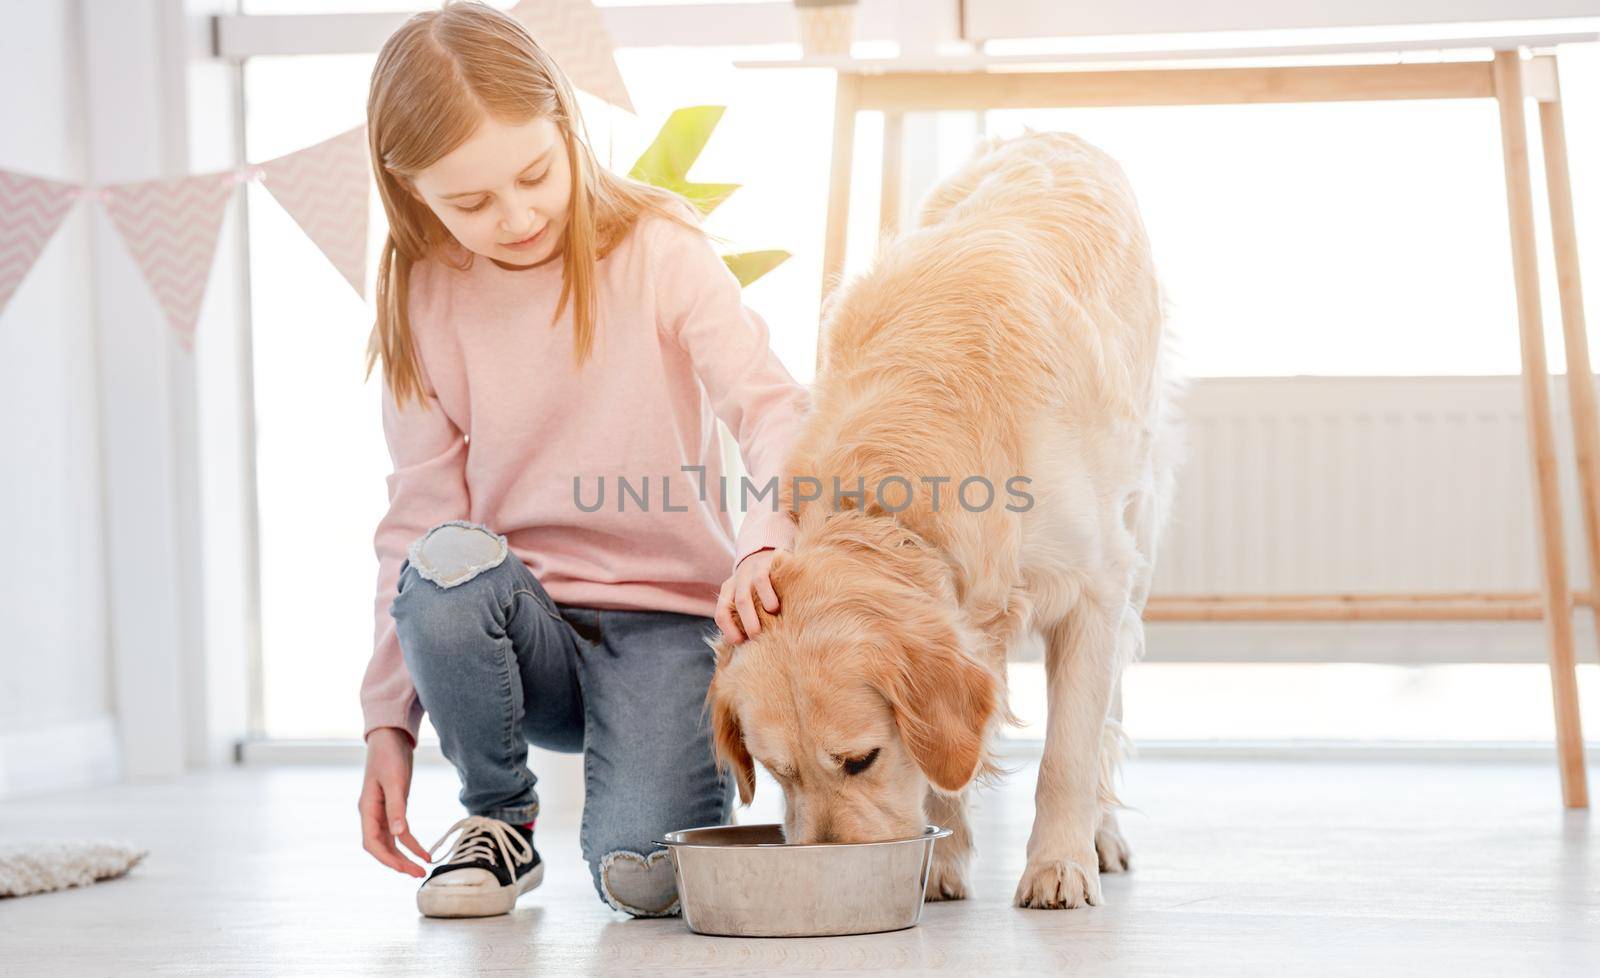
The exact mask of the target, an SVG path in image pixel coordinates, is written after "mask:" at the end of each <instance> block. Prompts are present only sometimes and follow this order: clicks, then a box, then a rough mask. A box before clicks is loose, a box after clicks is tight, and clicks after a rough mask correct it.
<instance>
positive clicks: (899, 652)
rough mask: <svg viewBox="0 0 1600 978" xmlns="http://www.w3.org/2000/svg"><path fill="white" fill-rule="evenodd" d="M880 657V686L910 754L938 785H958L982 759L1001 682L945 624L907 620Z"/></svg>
mask: <svg viewBox="0 0 1600 978" xmlns="http://www.w3.org/2000/svg"><path fill="white" fill-rule="evenodd" d="M905 624H910V625H911V626H912V627H910V628H904V627H903V628H902V630H901V631H900V632H899V634H897V636H896V641H895V644H894V645H893V646H891V647H890V648H889V649H888V650H887V654H886V655H884V656H882V663H881V669H880V673H879V682H878V683H877V685H878V687H879V691H880V692H881V693H882V694H883V695H884V698H886V699H887V700H888V701H889V705H890V706H891V707H892V708H893V710H894V714H895V721H896V723H897V724H898V725H899V728H900V737H901V739H902V740H904V742H905V745H906V748H907V749H908V750H909V751H910V752H911V756H912V757H914V758H916V761H917V766H918V767H920V768H922V773H924V774H926V775H927V776H928V780H929V781H931V782H932V783H933V784H934V786H935V787H938V788H941V789H943V790H945V791H950V792H956V791H960V790H961V789H962V788H965V787H966V786H967V784H968V783H970V782H971V781H972V779H973V778H974V777H976V776H977V775H978V772H979V770H980V769H981V768H982V767H983V766H984V764H985V761H986V759H987V755H988V745H987V743H986V740H987V737H988V731H989V722H990V719H991V718H992V717H993V716H994V713H995V710H996V709H997V707H998V703H999V697H1000V683H999V680H998V679H997V678H996V677H995V674H994V672H993V670H991V669H989V668H987V667H985V666H984V665H983V663H981V662H979V661H978V660H977V659H976V658H974V657H973V655H972V654H971V653H970V652H969V651H967V649H965V648H964V647H963V646H962V644H961V641H960V639H959V636H958V634H957V632H956V630H955V629H954V628H953V627H949V626H948V625H941V626H935V627H934V629H933V630H932V631H931V632H929V631H919V630H917V629H916V627H915V619H914V618H913V619H912V620H911V622H909V623H905V622H903V623H902V625H905Z"/></svg>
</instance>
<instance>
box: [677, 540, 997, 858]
mask: <svg viewBox="0 0 1600 978" xmlns="http://www.w3.org/2000/svg"><path fill="white" fill-rule="evenodd" d="M827 523H828V526H827V527H825V528H822V529H821V530H820V531H818V532H816V533H811V534H807V533H805V532H804V531H802V537H801V539H800V540H799V541H797V545H796V549H795V552H794V553H781V552H780V553H779V554H778V556H777V557H776V558H774V560H773V563H772V568H771V575H772V579H773V585H774V588H775V589H776V590H777V592H778V597H779V601H780V602H781V609H780V611H779V613H778V614H777V615H776V616H773V615H769V614H767V613H766V611H765V610H764V609H761V608H760V604H759V602H758V603H757V609H758V611H757V613H758V614H759V615H760V616H761V628H760V630H759V632H758V633H757V635H756V637H755V638H753V639H749V640H747V641H745V642H743V643H741V644H739V645H732V644H730V643H728V641H727V640H726V639H719V640H718V642H717V645H716V650H717V669H716V675H715V677H714V679H713V681H712V684H711V690H710V693H709V696H708V703H709V706H710V713H711V722H712V727H713V730H714V734H715V744H716V750H717V755H718V759H719V761H720V762H721V763H722V764H724V765H726V766H728V767H731V768H732V769H733V770H734V772H735V773H736V775H737V777H738V783H739V794H740V798H741V799H742V800H743V801H744V802H745V803H746V804H748V803H749V802H750V799H751V797H752V795H753V794H754V791H755V764H756V763H760V764H762V765H763V766H765V767H766V768H767V770H769V771H770V772H772V775H773V777H774V778H776V779H777V781H778V783H779V784H780V785H781V786H782V787H783V790H784V798H785V801H786V812H785V817H784V828H785V836H786V838H787V839H788V840H789V841H790V842H828V841H831V842H862V841H870V840H874V839H888V838H903V837H906V836H914V835H917V834H919V833H920V832H921V831H922V826H923V808H922V805H923V798H924V795H925V794H926V792H927V789H928V787H929V785H930V784H931V785H932V786H933V787H934V788H935V789H937V790H941V791H947V792H956V791H960V790H961V789H962V788H964V787H966V785H967V784H968V783H969V782H970V781H971V780H972V779H973V778H974V777H975V776H976V775H977V774H978V773H979V772H980V771H981V770H984V769H986V768H987V767H988V764H989V760H988V753H987V738H988V733H989V728H990V723H991V721H992V720H993V719H994V717H995V716H996V714H997V712H998V711H999V710H1000V709H1001V707H1000V702H1001V701H1000V697H1001V689H1000V684H999V680H998V678H997V677H996V675H995V674H994V672H993V670H991V669H990V668H989V667H987V666H986V665H984V664H983V663H982V662H980V661H979V659H978V657H977V655H975V648H974V644H975V643H974V639H973V636H972V635H970V634H969V633H968V632H967V631H966V630H965V629H964V628H963V626H962V625H961V624H960V620H959V615H958V610H957V606H956V600H955V594H954V584H953V577H952V575H951V571H950V567H949V565H948V563H947V562H946V561H945V559H944V557H943V556H942V555H940V554H939V553H938V552H937V551H936V550H935V549H934V548H932V547H930V546H928V545H927V544H926V543H925V542H923V541H922V540H921V538H920V537H918V536H917V535H916V534H915V533H912V532H911V531H909V530H907V529H905V528H904V527H901V526H898V525H897V524H896V523H895V522H894V521H893V520H892V519H889V518H888V517H885V516H874V515H866V514H862V513H860V512H858V511H854V510H843V511H840V512H838V513H836V514H832V515H830V516H829V518H828V520H827Z"/></svg>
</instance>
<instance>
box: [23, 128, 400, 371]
mask: <svg viewBox="0 0 1600 978" xmlns="http://www.w3.org/2000/svg"><path fill="white" fill-rule="evenodd" d="M366 132H367V128H366V126H364V125H362V126H357V127H355V128H354V129H351V130H349V131H348V132H344V133H341V134H339V135H337V136H334V137H333V138H331V139H326V140H323V141H322V142H320V143H316V144H315V145H312V146H308V147H306V148H305V149H302V150H298V151H296V152H293V153H289V154H287V155H284V156H280V157H278V158H276V159H273V160H269V161H268V162H266V163H264V164H260V165H255V166H243V167H239V168H237V169H233V170H223V171H220V172H216V173H202V174H197V175H195V176H189V177H177V178H173V179H168V180H143V181H137V182H133V183H116V184H108V185H106V186H103V187H88V186H79V185H75V184H68V183H60V182H58V181H55V180H46V179H43V178H41V177H34V176H29V175H27V174H23V173H15V172H12V171H10V170H0V315H4V313H5V307H6V303H7V302H8V301H9V300H10V298H11V296H12V295H13V294H14V293H15V292H16V290H17V287H18V286H19V285H20V284H21V283H22V280H23V279H24V278H25V277H27V274H28V271H29V269H31V268H32V267H33V265H34V263H35V262H36V261H37V260H38V258H39V255H40V254H41V253H42V252H43V251H44V248H45V245H46V244H48V243H49V241H50V239H51V238H52V237H53V236H54V235H55V233H56V231H57V230H58V229H59V228H60V227H61V224H62V223H63V222H64V221H65V220H66V217H67V215H68V213H70V212H71V210H72V207H73V205H74V204H75V203H76V202H77V201H79V200H82V199H86V198H87V199H94V200H98V201H99V202H100V205H101V207H103V208H104V209H105V212H106V216H107V217H109V218H110V220H111V224H112V226H113V227H114V228H116V230H117V234H118V236H119V237H121V238H122V243H123V244H124V245H125V246H127V249H128V254H129V255H130V256H131V257H132V258H133V261H134V264H136V265H137V266H138V267H139V271H140V272H141V273H142V274H143V275H144V278H145V281H146V282H147V283H149V286H150V292H151V294H152V295H153V296H154V297H155V299H156V302H157V303H158V304H159V305H160V306H161V311H162V312H163V313H165V314H166V317H167V322H168V323H169V324H170V325H171V326H172V330H173V332H174V333H176V334H177V338H178V342H179V343H180V344H182V346H183V348H184V349H186V350H188V349H192V346H193V336H194V328H195V323H196V321H197V320H198V319H199V316H200V303H201V300H202V299H203V298H204V296H205V290H206V283H207V281H208V280H209V279H210V277H211V263H212V259H213V258H214V256H215V255H216V250H217V239H218V238H219V237H220V235H221V232H222V219H223V215H224V214H225V213H226V211H227V208H228V201H229V199H230V198H231V197H232V196H233V191H234V188H235V187H237V186H239V185H240V184H243V183H247V182H249V181H251V180H257V179H259V180H261V182H262V183H263V184H264V185H265V187H266V189H267V191H268V192H269V193H271V194H272V197H273V199H275V200H276V201H278V203H279V204H280V205H281V206H282V207H283V209H284V210H285V211H287V212H288V213H289V216H290V217H292V218H294V220H295V223H296V224H298V225H299V226H300V228H301V229H302V230H304V231H305V232H306V236H307V237H308V238H310V239H311V241H312V243H313V244H315V245H316V246H317V248H318V249H319V250H320V251H321V252H322V253H323V255H325V256H326V257H327V258H328V260H329V261H330V262H331V263H332V264H333V267H334V268H336V269H337V270H338V271H339V274H340V275H343V276H344V279H345V281H347V282H349V283H350V285H351V287H352V288H354V289H355V290H356V293H357V294H358V295H361V296H362V297H365V295H366V288H365V279H366V262H367V221H368V205H369V201H370V194H371V189H370V188H371V184H370V181H371V179H372V172H371V168H370V166H369V165H368V161H367V138H366Z"/></svg>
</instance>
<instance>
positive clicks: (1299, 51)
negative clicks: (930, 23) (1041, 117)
mask: <svg viewBox="0 0 1600 978" xmlns="http://www.w3.org/2000/svg"><path fill="white" fill-rule="evenodd" d="M1597 40H1600V33H1597V32H1594V31H1584V32H1568V33H1562V34H1513V35H1499V34H1497V35H1463V36H1453V37H1440V38H1397V39H1393V40H1375V41H1336V42H1327V41H1321V42H1315V41H1313V42H1308V43H1305V44H1289V45H1274V46H1270V47H1269V46H1259V47H1228V48H1217V47H1194V48H1164V49H1158V50H1131V49H1130V50H1089V49H1085V50H1072V51H1052V52H1041V53H1030V54H977V53H973V54H933V55H911V56H909V57H903V58H854V57H850V56H848V55H827V56H811V57H805V58H789V59H775V60H739V61H735V62H734V65H735V67H739V68H832V69H835V70H838V71H849V72H855V73H859V74H881V73H889V72H929V71H951V72H973V71H987V70H989V69H1006V68H1044V67H1049V66H1051V65H1059V66H1062V67H1088V66H1096V67H1103V66H1119V65H1126V64H1129V63H1145V62H1184V63H1187V62H1195V61H1237V60H1253V59H1260V58H1267V59H1270V58H1286V57H1317V56H1348V55H1365V54H1372V55H1384V54H1401V53H1404V52H1408V51H1458V52H1459V51H1467V50H1512V49H1515V48H1519V47H1526V48H1532V49H1535V50H1537V49H1540V48H1553V47H1555V46H1557V45H1560V44H1585V43H1591V42H1594V41H1597Z"/></svg>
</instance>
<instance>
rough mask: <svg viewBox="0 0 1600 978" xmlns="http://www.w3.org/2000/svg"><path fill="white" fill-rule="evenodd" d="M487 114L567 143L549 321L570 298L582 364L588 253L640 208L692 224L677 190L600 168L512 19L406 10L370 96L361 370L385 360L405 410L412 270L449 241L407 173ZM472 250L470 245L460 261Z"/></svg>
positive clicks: (590, 311)
mask: <svg viewBox="0 0 1600 978" xmlns="http://www.w3.org/2000/svg"><path fill="white" fill-rule="evenodd" d="M486 116H493V117H494V118H496V119H498V120H500V121H502V122H504V123H506V124H507V125H523V124H526V123H528V122H530V121H532V120H534V119H538V118H548V119H550V120H551V121H553V122H555V124H556V125H557V127H558V128H559V129H560V130H561V135H562V140H563V142H565V143H566V149H567V156H568V159H569V160H570V161H571V165H572V196H571V202H570V204H569V205H568V219H567V232H566V243H565V246H564V248H563V253H562V267H561V296H560V299H559V300H558V302H557V303H556V312H555V321H559V320H560V318H561V314H562V312H563V311H565V309H566V307H567V304H568V303H569V302H570V303H571V304H572V328H573V351H574V359H575V360H576V362H577V365H578V366H579V367H580V368H581V367H582V366H583V364H584V362H585V361H586V360H588V358H589V355H590V353H591V352H592V350H593V347H594V332H595V319H596V314H597V308H596V307H597V301H596V282H595V279H596V272H595V262H596V261H598V260H599V259H601V258H604V257H605V256H606V255H607V254H608V253H609V252H610V251H611V249H612V248H614V247H616V245H617V244H618V242H620V241H621V240H622V239H623V237H625V236H626V235H627V233H628V231H629V230H630V229H632V227H633V226H634V224H635V222H636V221H637V220H638V218H639V217H640V215H642V214H644V213H652V214H659V215H661V216H662V217H665V218H667V219H669V220H672V221H675V222H677V223H679V224H683V225H685V226H689V227H698V225H697V224H695V223H693V220H692V218H691V217H690V216H688V215H690V214H691V213H692V209H691V208H690V205H689V204H688V203H687V202H686V201H684V199H683V198H682V197H679V196H678V195H677V194H674V193H672V192H671V191H668V190H664V189H661V188H659V187H653V186H650V185H648V184H644V183H640V182H638V181H636V180H630V179H627V178H626V177H620V176H617V175H616V174H613V173H611V172H610V171H608V170H607V169H606V168H605V167H604V166H601V165H600V163H599V162H598V161H597V160H596V159H595V155H594V151H593V150H592V149H591V148H590V146H589V143H588V140H587V139H586V138H584V137H583V135H580V133H579V129H581V128H582V126H583V119H582V116H581V115H580V114H579V111H578V105H577V100H576V98H574V96H573V94H572V86H571V84H570V83H569V82H568V81H567V78H566V76H565V75H564V74H563V73H562V71H561V69H560V68H559V67H558V66H557V65H556V63H555V61H554V60H553V59H552V58H551V57H550V55H549V54H547V53H546V52H545V51H544V49H543V48H541V47H539V45H538V44H537V43H535V42H534V39H533V38H532V37H530V36H529V34H528V32H527V30H526V29H525V28H524V27H523V26H522V24H521V23H519V22H518V21H517V19H516V18H515V17H512V16H510V15H509V14H506V13H502V12H501V11H499V10H496V9H494V8H493V7H490V6H487V5H486V4H483V3H479V2H453V0H452V2H446V3H445V5H444V6H443V7H442V8H441V9H439V10H434V11H428V12H425V13H420V14H417V15H416V16H414V17H412V18H411V19H410V20H408V21H406V22H405V23H404V24H402V25H401V26H400V29H399V30H397V31H395V32H394V34H393V35H392V36H391V37H390V38H389V40H388V41H386V42H384V45H383V50H382V51H380V52H379V53H378V62H377V64H376V65H375V66H374V67H373V69H372V87H371V89H370V90H369V92H368V95H367V140H368V143H369V146H370V149H371V157H372V170H373V175H374V177H375V178H376V179H377V182H378V194H379V196H380V197H381V198H382V199H383V209H384V211H385V213H386V214H387V215H388V218H389V235H388V237H387V239H385V241H384V243H383V250H382V252H381V253H380V255H379V257H378V282H377V313H378V315H377V322H376V324H375V325H374V326H373V330H372V336H371V339H370V340H369V341H368V344H367V376H368V377H370V376H371V375H372V368H373V365H374V364H375V363H376V362H377V360H378V359H379V358H380V357H381V358H382V359H383V367H384V379H385V382H386V383H388V384H389V389H390V391H391V392H392V393H393V394H394V398H395V401H396V403H397V404H399V405H400V406H402V407H403V406H404V405H405V403H406V401H407V400H408V399H409V398H413V397H415V398H416V399H417V400H418V401H422V402H423V403H426V401H425V400H424V397H423V395H424V390H423V383H422V372H421V369H420V364H419V363H418V360H417V352H416V347H415V345H414V344H413V342H412V334H411V320H410V316H409V315H408V302H409V295H410V286H411V269H412V266H413V265H414V264H415V263H416V262H418V261H422V260H423V259H426V258H429V257H439V258H441V259H443V258H444V256H445V255H446V254H448V253H449V249H450V245H451V243H452V242H453V241H454V239H453V237H452V235H451V234H450V232H449V231H448V230H446V228H445V226H444V225H443V224H442V223H440V221H439V219H438V218H437V217H435V216H434V214H433V212H432V211H431V210H429V209H428V207H427V205H425V204H424V203H423V202H422V201H420V200H418V199H417V198H416V197H413V196H412V195H411V192H410V189H409V181H410V180H411V178H412V177H414V176H415V175H416V174H418V173H420V172H421V171H423V170H425V169H427V168H428V167H429V166H432V165H433V164H434V163H435V162H436V161H438V160H439V159H440V158H441V157H443V156H445V155H446V154H448V153H450V152H451V151H452V150H454V149H455V148H456V147H458V146H460V145H461V144H462V143H464V142H466V141H467V139H468V138H470V137H471V136H472V134H473V133H474V132H476V131H477V129H478V127H479V126H480V125H482V123H483V120H484V118H485V117H486ZM473 258H474V256H473V255H472V253H471V252H468V253H467V255H466V259H465V260H466V262H467V264H470V263H471V261H472V260H473ZM460 267H463V268H464V267H466V266H465V265H462V266H460ZM552 325H554V322H552Z"/></svg>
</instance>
